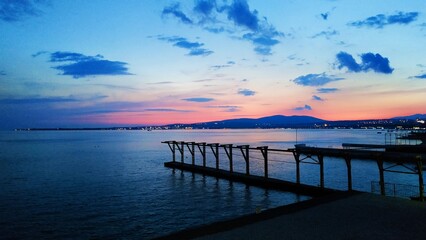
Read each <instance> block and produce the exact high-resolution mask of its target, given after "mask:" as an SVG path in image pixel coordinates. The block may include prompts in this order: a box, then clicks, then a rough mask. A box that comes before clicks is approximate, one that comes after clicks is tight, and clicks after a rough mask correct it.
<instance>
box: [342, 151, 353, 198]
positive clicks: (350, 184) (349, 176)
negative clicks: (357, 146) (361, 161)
mask: <svg viewBox="0 0 426 240" xmlns="http://www.w3.org/2000/svg"><path fill="white" fill-rule="evenodd" d="M344 159H345V162H346V168H347V170H348V191H352V164H351V157H349V154H348V155H346V156H345V157H344Z"/></svg>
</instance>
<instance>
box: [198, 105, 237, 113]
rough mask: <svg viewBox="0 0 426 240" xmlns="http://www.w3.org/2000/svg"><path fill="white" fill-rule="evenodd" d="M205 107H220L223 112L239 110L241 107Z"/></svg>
mask: <svg viewBox="0 0 426 240" xmlns="http://www.w3.org/2000/svg"><path fill="white" fill-rule="evenodd" d="M206 108H218V109H222V110H223V112H239V111H240V109H241V107H239V106H207V107H206Z"/></svg>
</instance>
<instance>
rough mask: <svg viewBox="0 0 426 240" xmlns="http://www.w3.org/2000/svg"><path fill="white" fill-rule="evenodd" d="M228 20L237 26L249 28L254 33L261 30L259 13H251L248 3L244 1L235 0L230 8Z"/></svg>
mask: <svg viewBox="0 0 426 240" xmlns="http://www.w3.org/2000/svg"><path fill="white" fill-rule="evenodd" d="M228 19H229V20H232V21H233V22H234V23H235V24H236V25H239V26H244V27H247V28H248V29H250V30H252V31H257V30H258V28H259V18H258V17H257V11H256V10H254V11H250V8H249V5H248V3H247V2H246V1H243V0H235V1H233V3H232V4H231V5H230V6H229V7H228Z"/></svg>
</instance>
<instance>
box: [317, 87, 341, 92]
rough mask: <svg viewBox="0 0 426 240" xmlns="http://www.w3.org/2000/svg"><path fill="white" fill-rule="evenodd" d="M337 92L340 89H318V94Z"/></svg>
mask: <svg viewBox="0 0 426 240" xmlns="http://www.w3.org/2000/svg"><path fill="white" fill-rule="evenodd" d="M337 91H339V89H337V88H318V89H317V92H318V93H333V92H337Z"/></svg>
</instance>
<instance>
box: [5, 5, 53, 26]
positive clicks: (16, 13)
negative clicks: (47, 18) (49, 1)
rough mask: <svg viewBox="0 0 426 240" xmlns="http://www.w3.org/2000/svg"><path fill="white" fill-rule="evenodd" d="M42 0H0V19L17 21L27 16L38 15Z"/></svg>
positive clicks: (40, 12)
mask: <svg viewBox="0 0 426 240" xmlns="http://www.w3.org/2000/svg"><path fill="white" fill-rule="evenodd" d="M45 2H46V1H43V0H1V1H0V19H1V20H3V21H5V22H17V21H21V20H24V19H25V18H26V17H28V16H39V15H41V14H42V11H41V10H40V6H41V5H44V4H45Z"/></svg>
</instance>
